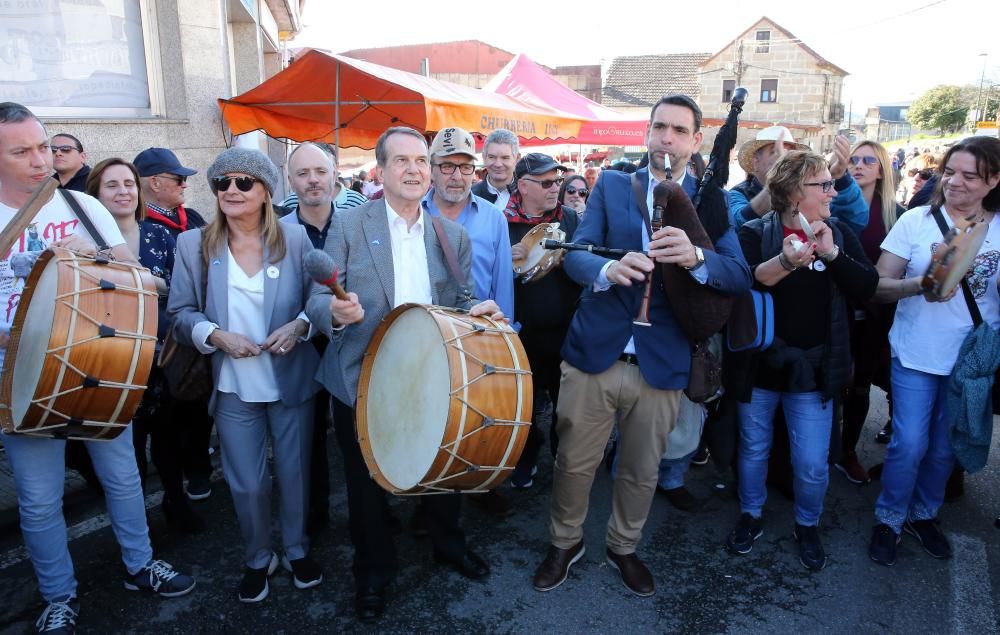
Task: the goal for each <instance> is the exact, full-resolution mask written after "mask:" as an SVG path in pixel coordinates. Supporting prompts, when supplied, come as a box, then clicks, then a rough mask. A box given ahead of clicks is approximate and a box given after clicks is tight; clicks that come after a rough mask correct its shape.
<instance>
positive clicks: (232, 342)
mask: <svg viewBox="0 0 1000 635" xmlns="http://www.w3.org/2000/svg"><path fill="white" fill-rule="evenodd" d="M208 343H209V344H211V345H212V346H214V347H216V348H217V349H219V350H220V351H222V352H223V353H225V354H226V355H229V356H230V357H233V358H235V359H240V358H243V357H256V356H257V355H260V346H257V344H255V343H254V342H251V341H250V338H248V337H246V336H245V335H240V334H239V333H230V332H229V331H223V330H222V329H215V330H214V331H212V334H211V335H209V336H208Z"/></svg>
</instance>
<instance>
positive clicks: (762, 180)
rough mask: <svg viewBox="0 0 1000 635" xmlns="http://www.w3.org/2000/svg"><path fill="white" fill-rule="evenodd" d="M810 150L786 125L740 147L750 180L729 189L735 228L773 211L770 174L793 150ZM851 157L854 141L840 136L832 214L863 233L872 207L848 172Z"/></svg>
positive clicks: (835, 156) (832, 165)
mask: <svg viewBox="0 0 1000 635" xmlns="http://www.w3.org/2000/svg"><path fill="white" fill-rule="evenodd" d="M809 149H810V148H809V146H807V145H805V144H804V143H797V142H796V141H795V138H794V137H792V133H791V132H790V131H789V130H788V128H786V127H785V126H771V127H770V128H764V129H763V130H761V131H760V132H758V133H757V136H756V138H754V139H753V140H752V141H747V142H746V143H744V144H743V146H742V147H740V153H739V157H738V161H739V164H740V167H741V168H743V170H744V171H745V172H746V173H747V178H746V180H745V181H743V182H742V183H740V184H739V185H737V186H736V187H734V188H732V189H731V190H729V216H730V218H732V220H733V225H734V226H736V227H739V226H740V225H742V224H743V223H745V222H747V221H749V220H753V219H754V218H757V217H758V216H763V215H764V214H766V213H768V212H769V211H770V210H771V195H770V194H769V193H768V191H767V172H768V170H770V169H771V166H772V165H774V164H775V163H776V162H777V161H778V159H780V158H781V157H782V156H783V155H784V154H785V152H788V151H789V150H809ZM850 154H851V143H850V141H848V139H847V137H844V136H842V135H838V136H837V138H836V139H835V140H834V149H833V160H832V161H831V162H830V175H831V176H832V177H833V178H834V179H835V180H836V183H834V189H835V190H837V196H835V197H834V199H833V201H832V202H831V203H830V213H831V214H832V215H833V216H835V217H836V218H837V219H838V220H840V221H841V222H843V223H846V224H847V225H848V226H849V227H850V228H851V229H853V230H854V231H855V232H861V230H863V229H864V228H865V226H866V225H868V205H867V204H866V203H865V200H864V198H863V197H862V196H861V188H859V187H858V184H857V183H855V182H854V179H853V178H852V177H851V175H850V174H849V173H848V171H847V166H848V165H849V161H848V159H849V157H850Z"/></svg>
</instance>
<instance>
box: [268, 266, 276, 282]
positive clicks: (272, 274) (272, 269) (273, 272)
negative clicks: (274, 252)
mask: <svg viewBox="0 0 1000 635" xmlns="http://www.w3.org/2000/svg"><path fill="white" fill-rule="evenodd" d="M267 277H268V278H270V279H272V280H276V279H277V278H278V268H277V267H275V266H274V265H271V266H270V267H268V268H267Z"/></svg>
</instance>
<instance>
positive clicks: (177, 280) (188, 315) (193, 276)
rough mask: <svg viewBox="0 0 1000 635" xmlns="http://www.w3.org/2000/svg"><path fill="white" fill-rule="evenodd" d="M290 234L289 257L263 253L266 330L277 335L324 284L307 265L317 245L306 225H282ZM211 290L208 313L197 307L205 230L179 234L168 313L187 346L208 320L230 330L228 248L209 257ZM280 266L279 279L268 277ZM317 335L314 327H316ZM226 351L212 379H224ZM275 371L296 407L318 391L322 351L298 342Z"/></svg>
mask: <svg viewBox="0 0 1000 635" xmlns="http://www.w3.org/2000/svg"><path fill="white" fill-rule="evenodd" d="M278 227H280V228H281V230H282V232H284V236H285V257H284V258H283V259H282V260H281V261H279V262H277V263H273V264H272V263H271V262H269V261H268V255H267V253H266V250H265V254H264V261H265V262H264V269H265V275H264V311H265V313H266V314H267V316H268V319H267V324H268V326H267V330H268V333H273V332H274V330H275V329H277V328H278V327H280V326H282V325H284V324H287V323H288V322H291V321H292V320H294V319H295V318H296V317H297V316H298V314H299V313H300V312H301V311H302V310H303V308H304V307H305V305H306V301H307V300H308V299H309V296H310V294H312V293H320V291H321V289H322V287H320V286H319V285H317V284H314V283H313V282H312V280H311V279H310V278H309V276H308V275H306V273H305V270H304V269H303V267H302V260H303V258H304V257H305V255H306V254H307V253H308V252H309V250H310V249H312V243H310V242H309V237H308V236H307V235H306V230H305V229H304V228H303V227H302V226H301V225H289V224H287V223H278ZM208 262H209V265H208V266H209V270H208V294H207V298H206V299H205V300H204V304H203V306H204V307H205V310H204V311H198V307H199V306H200V305H201V304H202V297H201V296H202V289H201V276H202V273H201V271H202V258H201V230H200V229H193V230H190V231H186V232H184V233H183V234H180V235H179V236H178V237H177V256H176V258H175V262H174V272H173V279H172V281H171V282H172V283H171V285H170V299H169V301H168V302H167V313H168V314H169V315H170V319H171V320H173V323H174V334H175V335H176V337H177V340H178V341H179V342H181V343H182V344H187V345H189V346H191V345H193V344H192V342H191V332H192V330H193V329H194V326H195V324H198V323H199V322H204V321H206V320H207V321H209V322H214V323H216V324H218V325H219V328H221V329H222V330H226V329H227V328H228V326H229V287H228V280H229V258H228V256H227V254H226V248H225V247H223V249H222V250H221V251H219V252H218V253H214V254H212V255H211V256H210V257H209V260H208ZM271 267H275V268H277V270H278V275H277V277H271V276H270V275H267V273H266V272H267V271H268V270H271V271H273V269H271ZM313 332H314V333H315V332H316V331H315V329H313ZM225 358H226V354H225V353H223V352H222V351H216V352H215V353H213V354H212V378H213V382H214V384H215V385H216V386H217V385H218V383H219V372H220V371H221V370H222V363H223V361H225ZM271 362H272V364H273V367H274V375H275V378H276V379H277V382H278V391H279V392H280V394H281V402H282V403H283V404H285V405H286V406H296V405H299V404H301V403H303V402H304V401H306V400H307V399H309V398H310V397H312V396H313V395H314V394H316V392H317V391H318V390H319V384H317V383H316V381H315V380H314V376H315V374H316V368H317V366H318V365H319V354H318V353H317V352H316V349H315V348H314V347H313V346H312V345H308V346H303V345H302V343H300V344H299V345H297V346H296V347H295V348H293V349H292V350H291V352H289V353H288V354H287V355H275V356H272V358H271ZM216 395H217V391H216V390H213V391H212V399H211V401H210V402H209V406H208V409H209V413H210V414H211V413H214V412H215V401H216Z"/></svg>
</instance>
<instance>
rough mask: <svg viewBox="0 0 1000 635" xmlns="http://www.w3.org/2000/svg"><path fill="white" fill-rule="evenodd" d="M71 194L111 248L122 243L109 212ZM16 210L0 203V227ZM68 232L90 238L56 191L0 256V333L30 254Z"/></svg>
mask: <svg viewBox="0 0 1000 635" xmlns="http://www.w3.org/2000/svg"><path fill="white" fill-rule="evenodd" d="M73 196H75V197H76V200H77V201H79V203H80V207H82V208H83V209H84V211H85V212H87V215H88V216H89V217H90V220H91V221H92V222H93V223H94V226H95V227H97V231H99V232H101V234H102V235H103V236H104V240H105V241H107V243H108V245H110V246H112V247H114V246H115V245H120V244H122V243H124V242H125V239H124V238H122V233H121V230H119V229H118V225H117V224H115V219H114V217H113V216H112V215H111V212H109V211H108V210H106V209H105V208H104V206H103V205H101V203H100V202H98V200H97V199H95V198H93V197H91V196H87V195H86V194H83V193H82V192H73ZM16 213H17V209H16V208H13V207H8V206H7V205H4V204H3V203H0V230H2V228H4V227H6V226H7V224H8V223H10V221H11V220H12V219H13V218H14V214H16ZM72 234H79V235H80V236H83V237H85V238H87V239H89V240H93V238H92V237H91V236H90V234H89V233H88V232H87V230H86V228H84V226H83V224H82V223H81V222H80V221H79V220H78V219H77V217H76V214H74V213H73V210H71V209H70V207H69V205H67V204H66V201H65V200H64V199H63V197H62V194H60V193H59V192H56V193H55V194H53V195H52V199H51V200H50V201H49V202H48V203H46V204H45V206H44V207H43V208H42V209H41V210H39V212H38V214H36V215H35V218H34V219H33V220H32V222H31V224H30V225H28V227H27V229H25V230H24V234H23V235H22V236H21V238H20V240H18V241H17V242H15V243H14V246H13V247H12V248H11V251H10V253H7V254H3V259H2V260H0V332H4V333H9V332H10V327H11V324H12V323H13V322H14V313H15V311H16V310H17V305H18V304H19V303H20V301H21V291H22V290H23V289H24V282H25V279H26V277H27V273H28V271H30V267H31V264H32V263H33V262H34V260H33V258H32V256H34V257H37V255H38V253H39V252H42V251H44V250H45V249H46V248H47V247H48V246H49V245H51V244H52V243H54V242H56V241H57V240H62V239H63V238H66V237H67V236H70V235H72ZM95 242H96V241H95ZM4 352H5V351H4V349H0V366H2V364H3V356H4Z"/></svg>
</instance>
